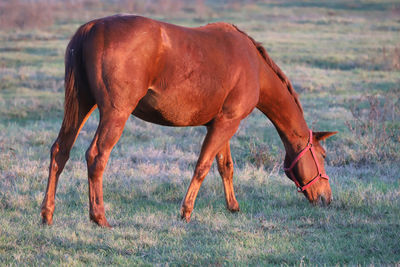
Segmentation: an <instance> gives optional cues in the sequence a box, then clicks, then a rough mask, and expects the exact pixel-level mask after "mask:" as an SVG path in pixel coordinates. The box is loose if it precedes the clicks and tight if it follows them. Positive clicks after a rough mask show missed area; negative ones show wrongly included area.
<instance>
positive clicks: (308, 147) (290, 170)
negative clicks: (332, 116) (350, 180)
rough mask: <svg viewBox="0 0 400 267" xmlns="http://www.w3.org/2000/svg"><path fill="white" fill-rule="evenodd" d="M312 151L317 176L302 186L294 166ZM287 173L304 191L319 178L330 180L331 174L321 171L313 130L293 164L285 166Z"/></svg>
mask: <svg viewBox="0 0 400 267" xmlns="http://www.w3.org/2000/svg"><path fill="white" fill-rule="evenodd" d="M309 150H310V151H311V155H312V157H313V159H314V162H315V165H316V166H317V172H318V174H317V176H315V177H314V178H313V179H311V180H310V181H309V182H308V183H306V184H305V185H303V186H301V185H300V183H299V181H298V180H297V179H296V176H295V175H294V173H293V168H294V166H295V165H296V163H297V162H298V161H299V160H300V159H301V158H302V157H303V156H304V155H305V154H306V153H307V152H308V151H309ZM283 169H284V171H285V173H286V174H288V176H289V178H290V179H291V180H292V181H293V182H294V183H295V184H296V186H297V191H298V192H300V193H301V192H303V191H305V190H306V189H307V188H309V187H310V186H311V185H312V184H314V183H315V182H316V181H318V179H319V178H324V179H326V180H329V176H328V175H327V174H326V173H323V172H322V171H321V168H320V166H319V163H318V160H317V158H316V155H315V149H314V146H313V143H312V131H311V130H310V137H309V140H308V143H307V145H306V147H305V148H303V150H302V151H301V152H300V153H299V154H298V155H297V157H296V158H295V159H294V160H293V162H292V164H290V166H289V168H283Z"/></svg>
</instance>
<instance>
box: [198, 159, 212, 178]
mask: <svg viewBox="0 0 400 267" xmlns="http://www.w3.org/2000/svg"><path fill="white" fill-rule="evenodd" d="M210 168H211V162H205V163H200V164H198V165H197V167H196V170H195V177H196V179H197V180H200V181H203V180H204V178H205V176H206V175H207V173H208V171H209V170H210Z"/></svg>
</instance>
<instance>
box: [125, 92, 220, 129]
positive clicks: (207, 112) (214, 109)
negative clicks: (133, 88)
mask: <svg viewBox="0 0 400 267" xmlns="http://www.w3.org/2000/svg"><path fill="white" fill-rule="evenodd" d="M202 102H203V101H201V100H200V101H199V100H196V99H191V98H190V97H182V95H181V94H162V95H161V94H157V93H156V92H155V91H153V90H152V89H149V90H148V92H147V94H146V95H145V96H144V97H143V98H142V99H141V100H140V101H139V103H138V105H137V106H136V108H135V110H134V111H133V112H132V114H133V115H135V116H136V117H138V118H140V119H142V120H144V121H148V122H151V123H156V124H160V125H165V126H198V125H204V124H206V123H207V122H209V121H210V120H212V119H213V118H214V117H215V116H216V115H217V114H218V112H219V110H220V108H219V107H220V106H222V103H221V104H218V103H214V104H213V105H204V104H203V103H202ZM218 106H219V107H218Z"/></svg>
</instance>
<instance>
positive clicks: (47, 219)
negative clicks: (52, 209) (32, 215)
mask: <svg viewBox="0 0 400 267" xmlns="http://www.w3.org/2000/svg"><path fill="white" fill-rule="evenodd" d="M52 224H53V216H49V215H45V214H42V225H52Z"/></svg>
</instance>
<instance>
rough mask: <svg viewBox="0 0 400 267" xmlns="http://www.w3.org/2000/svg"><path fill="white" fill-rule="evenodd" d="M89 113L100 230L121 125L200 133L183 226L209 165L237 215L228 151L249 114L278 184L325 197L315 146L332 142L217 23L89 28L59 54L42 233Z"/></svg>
mask: <svg viewBox="0 0 400 267" xmlns="http://www.w3.org/2000/svg"><path fill="white" fill-rule="evenodd" d="M96 108H98V109H99V113H100V120H99V125H98V128H97V130H96V133H95V135H94V138H93V141H92V142H91V144H90V146H89V148H88V150H87V151H86V155H85V156H86V161H87V169H88V182H89V217H90V219H91V220H92V221H93V222H95V223H96V224H98V225H99V226H103V227H111V226H110V224H109V223H108V221H107V219H106V216H105V210H104V203H103V185H102V181H103V172H104V169H105V167H106V164H107V161H108V158H109V156H110V152H111V150H112V149H113V147H114V145H115V144H116V143H117V141H118V140H119V138H120V136H121V134H122V131H123V129H124V126H125V123H126V121H127V119H128V118H129V117H130V115H133V116H135V117H137V118H140V119H142V120H145V121H147V122H151V123H155V124H159V125H164V126H175V127H188V126H205V127H206V128H207V133H206V136H205V139H204V141H203V144H202V146H201V151H200V155H199V157H198V160H197V163H196V166H195V170H194V174H193V177H192V179H191V182H190V185H189V188H188V190H187V193H186V196H185V197H184V199H183V201H182V204H181V210H180V216H181V218H182V219H183V220H185V221H187V222H189V221H190V218H191V213H192V211H193V207H194V203H195V199H196V196H197V193H198V191H199V189H200V186H201V184H202V182H203V180H204V178H205V177H206V175H207V173H208V172H209V170H210V167H211V165H212V162H213V159H214V158H215V159H216V162H217V165H218V171H219V173H220V175H221V177H222V182H223V187H224V192H225V201H226V207H227V209H228V210H229V211H231V212H236V211H239V204H238V202H237V200H236V197H235V193H234V188H233V161H232V156H231V151H230V145H229V141H230V139H231V137H232V136H233V135H234V134H235V132H236V131H237V129H238V127H239V124H240V122H241V121H242V120H243V119H244V118H246V117H247V116H248V115H249V114H250V113H251V112H252V111H253V109H254V108H257V109H259V110H260V111H261V112H262V113H263V114H265V115H266V117H267V118H269V120H270V121H271V122H272V123H273V125H274V126H275V128H276V130H277V132H278V134H279V136H280V138H281V140H282V143H283V145H284V148H285V151H286V156H285V160H284V167H285V173H286V175H287V176H288V177H289V178H290V179H291V180H293V181H294V183H295V184H296V186H297V188H298V191H299V192H301V193H303V194H304V196H305V197H306V198H307V199H308V200H309V201H310V202H311V203H314V204H317V203H322V204H329V203H330V202H331V198H332V193H331V188H330V185H329V181H328V179H329V177H328V175H327V174H326V173H325V168H324V158H325V153H326V152H325V150H324V149H323V148H322V146H321V145H320V141H321V140H324V139H326V138H328V137H329V136H331V135H333V134H335V133H336V132H313V131H311V130H309V128H308V126H307V124H306V122H305V119H304V116H303V109H302V106H301V104H300V101H299V98H298V95H297V93H296V92H295V90H294V88H293V86H292V84H291V82H290V81H289V79H288V78H287V76H286V75H285V74H284V73H283V71H282V70H281V69H280V68H279V67H278V66H277V65H276V63H275V62H274V61H273V60H272V59H271V58H270V57H269V55H268V53H267V52H266V50H265V48H264V47H263V46H262V45H261V43H258V42H256V41H255V40H254V39H253V38H251V37H250V36H249V35H247V34H246V33H245V32H244V31H241V30H240V29H239V28H238V27H236V26H235V25H233V24H228V23H224V22H217V23H211V24H208V25H206V26H201V27H196V28H187V27H181V26H177V25H173V24H169V23H165V22H160V21H156V20H153V19H150V18H145V17H141V16H136V15H114V16H110V17H105V18H100V19H96V20H93V21H90V22H88V23H86V24H84V25H82V26H80V28H79V29H78V30H77V31H76V33H75V34H74V35H73V37H72V39H71V40H70V42H69V44H68V46H67V49H66V53H65V101H64V117H63V121H62V125H61V128H60V131H59V134H58V137H57V139H56V140H55V142H54V144H53V145H52V147H51V150H50V167H49V177H48V183H47V189H46V192H45V196H44V199H43V203H42V205H41V217H42V223H43V224H46V225H51V224H52V222H53V213H54V208H55V193H56V188H57V183H58V179H59V176H60V174H61V172H62V170H63V168H64V166H65V164H66V162H67V160H68V158H69V153H70V150H71V148H72V146H73V144H74V142H75V140H76V138H77V136H78V134H79V131H80V130H81V128H82V126H83V125H84V123H85V122H86V120H87V119H88V117H89V116H90V114H91V113H92V112H93V110H95V109H96Z"/></svg>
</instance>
